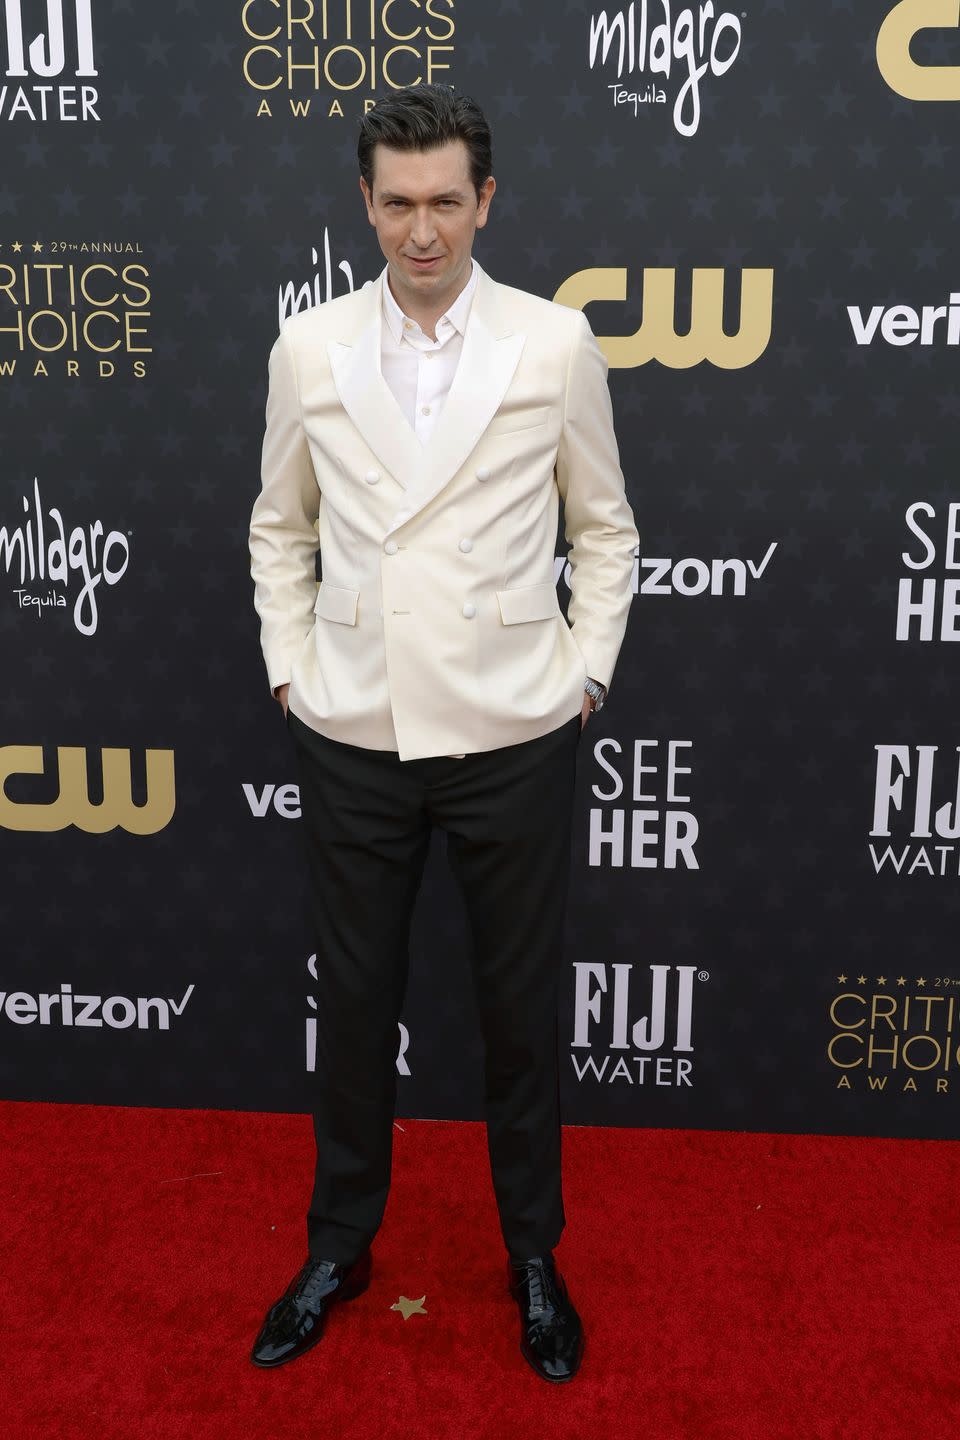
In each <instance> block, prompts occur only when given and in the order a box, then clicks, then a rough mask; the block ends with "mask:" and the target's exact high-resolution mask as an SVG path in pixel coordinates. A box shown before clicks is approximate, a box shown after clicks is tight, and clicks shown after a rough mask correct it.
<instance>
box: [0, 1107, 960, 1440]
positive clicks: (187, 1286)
mask: <svg viewBox="0 0 960 1440" xmlns="http://www.w3.org/2000/svg"><path fill="white" fill-rule="evenodd" d="M0 1124H2V1130H3V1135H2V1141H3V1150H2V1154H3V1157H4V1158H3V1176H2V1194H0V1205H2V1217H0V1223H2V1227H3V1235H4V1240H5V1244H4V1247H3V1257H4V1258H3V1265H2V1278H0V1303H2V1315H3V1331H4V1341H3V1359H4V1366H5V1370H6V1372H7V1373H6V1377H5V1383H4V1385H3V1398H2V1414H0V1433H2V1435H3V1436H4V1440H6V1437H10V1440H74V1437H83V1440H88V1437H89V1440H172V1437H177V1440H179V1437H190V1440H213V1437H216V1440H220V1437H224V1440H226V1437H230V1440H233V1437H240V1440H286V1437H300V1436H306V1437H314V1436H315V1437H317V1440H328V1437H329V1440H341V1437H343V1440H348V1437H349V1440H373V1437H377V1440H392V1437H407V1440H426V1437H430V1440H443V1437H447V1436H450V1437H455V1440H512V1437H514V1436H516V1437H524V1440H552V1437H559V1440H574V1437H576V1440H593V1437H596V1440H601V1437H603V1440H608V1437H609V1440H614V1437H623V1440H634V1437H637V1440H640V1437H644V1440H776V1437H791V1440H792V1437H796V1440H887V1437H889V1440H938V1437H941V1436H943V1437H947V1436H950V1437H953V1440H955V1437H956V1436H957V1434H958V1432H960V1378H958V1363H957V1349H958V1340H960V1300H958V1278H960V1208H958V1189H960V1183H958V1182H960V1146H958V1145H957V1144H956V1143H953V1142H950V1143H935V1142H929V1141H893V1140H849V1139H827V1138H822V1137H814V1136H767V1135H741V1134H715V1133H704V1132H679V1131H673V1132H669V1131H643V1130H635V1131H630V1130H600V1129H597V1130H588V1129H569V1130H567V1131H566V1132H565V1138H564V1144H565V1152H564V1158H565V1186H566V1188H565V1194H566V1201H567V1215H568V1224H567V1230H566V1232H565V1235H564V1238H563V1241H562V1243H561V1246H560V1248H559V1250H558V1252H557V1256H558V1260H559V1261H560V1262H561V1266H562V1268H563V1270H564V1273H565V1274H566V1276H567V1279H568V1282H569V1285H570V1289H571V1293H572V1295H573V1296H574V1298H575V1300H576V1302H577V1304H578V1307H579V1309H580V1312H581V1314H582V1316H583V1319H584V1324H585V1327H586V1331H587V1351H586V1356H585V1359H584V1363H583V1368H582V1370H581V1372H580V1375H579V1376H578V1377H577V1379H576V1380H574V1381H573V1383H572V1384H570V1385H567V1386H550V1385H547V1384H546V1383H545V1382H544V1381H542V1380H540V1379H538V1377H537V1376H536V1375H534V1374H533V1372H532V1371H531V1370H529V1369H528V1368H527V1366H526V1364H525V1363H524V1361H523V1360H522V1359H521V1358H520V1355H519V1352H518V1350H517V1319H516V1312H515V1310H514V1308H513V1304H512V1301H510V1299H509V1298H508V1296H507V1295H506V1293H505V1290H504V1277H503V1253H502V1246H501V1241H500V1237H499V1230H498V1228H497V1224H496V1214H495V1210H494V1205H493V1198H492V1192H491V1189H490V1182H489V1172H488V1169H487V1156H486V1148H485V1141H484V1133H483V1129H482V1127H481V1126H479V1125H472V1124H471V1125H453V1124H446V1123H435V1122H427V1121H404V1122H403V1130H402V1131H401V1130H399V1129H398V1130H397V1131H396V1132H395V1173H394V1187H393V1192H392V1194H391V1199H390V1205H389V1208H388V1211H387V1217H386V1220H385V1223H384V1226H383V1228H382V1230H381V1233H380V1235H379V1237H378V1240H377V1243H376V1246H375V1250H374V1267H375V1268H374V1277H373V1282H372V1284H371V1287H370V1289H369V1290H368V1291H367V1293H366V1294H365V1295H363V1296H362V1297H361V1298H360V1299H358V1300H356V1301H354V1302H352V1303H351V1304H350V1305H348V1306H343V1307H341V1308H340V1309H338V1310H336V1311H334V1313H333V1315H332V1317H331V1320H330V1323H329V1326H328V1329H327V1333H326V1335H325V1337H324V1339H323V1340H322V1341H321V1343H320V1345H319V1346H318V1347H317V1348H316V1349H315V1350H313V1351H312V1352H311V1353H310V1354H309V1355H306V1356H304V1357H303V1358H302V1359H300V1360H297V1361H296V1362H294V1363H292V1364H290V1365H288V1366H285V1367H282V1368H281V1369H278V1370H276V1371H261V1370H258V1369H256V1368H255V1367H254V1366H252V1365H251V1364H250V1363H249V1360H248V1358H247V1356H248V1352H249V1349H250V1345H251V1343H252V1341H253V1337H254V1335H255V1333H256V1330H257V1328H258V1326H259V1323H260V1320H261V1317H262V1315H263V1312H264V1311H265V1309H266V1307H267V1305H268V1304H269V1303H270V1302H271V1301H272V1300H274V1299H275V1298H276V1296H277V1295H278V1294H279V1292H280V1290H282V1288H283V1286H284V1285H285V1284H286V1282H287V1280H288V1279H289V1278H290V1276H291V1274H292V1273H293V1271H294V1270H295V1269H296V1268H297V1267H298V1266H299V1265H300V1263H301V1261H302V1259H303V1257H304V1254H305V1244H304V1226H303V1212H304V1210H305V1208H306V1204H307V1198H308V1194H309V1186H310V1174H311V1165H312V1131H311V1126H310V1119H309V1117H308V1116H281V1115H258V1114H240V1113H232V1112H221V1111H216V1112H206V1111H175V1110H138V1109H124V1108H108V1107H101V1106H68V1105H30V1104H17V1103H10V1104H6V1105H3V1106H0ZM401 1294H402V1295H406V1296H408V1297H410V1298H412V1299H416V1298H418V1297H419V1296H421V1295H424V1294H425V1295H426V1301H425V1308H426V1311H427V1313H426V1314H425V1315H412V1316H411V1317H410V1318H409V1319H408V1320H404V1319H403V1317H402V1315H401V1314H400V1312H399V1311H396V1310H391V1309H390V1306H391V1305H392V1304H393V1303H394V1302H395V1301H396V1300H397V1299H398V1297H399V1296H400V1295H401Z"/></svg>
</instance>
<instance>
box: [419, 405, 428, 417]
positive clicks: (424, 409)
mask: <svg viewBox="0 0 960 1440" xmlns="http://www.w3.org/2000/svg"><path fill="white" fill-rule="evenodd" d="M420 414H421V415H429V414H430V406H429V405H421V406H420Z"/></svg>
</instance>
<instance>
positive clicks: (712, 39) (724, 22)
mask: <svg viewBox="0 0 960 1440" xmlns="http://www.w3.org/2000/svg"><path fill="white" fill-rule="evenodd" d="M658 16H660V17H662V18H660V19H658V18H657V17H658ZM741 39H742V30H741V27H740V21H739V19H738V17H737V16H736V15H733V14H731V12H730V11H728V10H725V11H724V12H723V13H722V14H721V15H716V14H715V12H714V7H713V4H712V0H706V3H705V4H701V5H697V6H692V5H691V6H686V7H684V8H683V9H680V10H678V11H677V12H676V18H674V15H673V12H672V11H671V5H670V0H650V3H649V5H648V0H640V3H639V4H637V3H636V0H633V3H631V4H630V5H628V6H627V7H626V9H622V10H615V11H611V12H610V14H609V15H608V13H607V11H606V10H601V11H599V12H594V13H593V14H592V15H591V16H590V35H589V59H590V69H591V70H593V69H595V68H596V67H597V66H598V65H600V66H607V67H608V70H611V69H613V68H615V69H616V75H617V79H616V82H615V83H613V84H610V85H608V86H607V89H608V90H609V91H610V92H611V98H612V99H613V103H614V105H627V106H629V107H631V108H632V110H633V113H634V115H635V116H636V115H639V113H640V106H641V105H665V104H666V103H667V93H666V90H665V89H662V88H661V87H660V86H659V85H658V84H657V81H656V79H655V78H654V77H655V76H658V75H662V76H663V78H664V81H665V82H666V83H667V84H668V85H669V84H670V83H671V82H672V81H673V80H674V78H675V77H674V71H675V70H677V71H679V72H680V73H681V74H682V75H683V77H684V78H683V83H682V84H681V85H680V88H679V89H678V90H677V93H676V96H675V97H674V102H673V123H674V126H675V127H676V129H677V132H678V134H680V135H685V136H688V137H689V136H691V135H695V134H696V133H697V130H698V128H699V126H700V82H701V81H702V80H703V77H704V76H705V75H706V73H707V71H708V70H709V72H710V74H711V75H716V76H721V75H725V74H726V73H727V71H728V70H729V69H730V67H731V65H732V64H733V63H734V61H735V60H736V58H737V56H738V55H739V54H740V42H741ZM625 75H626V76H629V77H633V76H634V75H636V77H637V78H636V80H635V81H634V80H633V79H632V78H631V80H630V82H629V83H628V84H625V83H624V76H625ZM631 86H635V88H631Z"/></svg>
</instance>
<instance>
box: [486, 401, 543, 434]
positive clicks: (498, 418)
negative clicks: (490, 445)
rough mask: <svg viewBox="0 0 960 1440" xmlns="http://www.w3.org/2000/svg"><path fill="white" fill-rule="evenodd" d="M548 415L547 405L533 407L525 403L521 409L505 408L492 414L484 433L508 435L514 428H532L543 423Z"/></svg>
mask: <svg viewBox="0 0 960 1440" xmlns="http://www.w3.org/2000/svg"><path fill="white" fill-rule="evenodd" d="M549 417H550V406H549V405H539V406H537V407H536V408H535V409H534V408H531V407H530V406H529V405H527V406H524V408H523V409H522V410H505V411H503V412H502V413H501V414H497V415H494V417H493V419H492V420H491V421H490V424H489V425H488V426H487V428H486V430H485V431H484V434H486V435H509V434H511V433H512V432H513V431H515V430H533V429H534V428H535V427H536V426H537V425H543V424H544V423H545V422H546V421H547V420H548V419H549Z"/></svg>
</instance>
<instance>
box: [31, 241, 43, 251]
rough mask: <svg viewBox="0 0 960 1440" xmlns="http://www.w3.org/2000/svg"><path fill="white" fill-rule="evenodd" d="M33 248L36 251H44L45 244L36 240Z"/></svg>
mask: <svg viewBox="0 0 960 1440" xmlns="http://www.w3.org/2000/svg"><path fill="white" fill-rule="evenodd" d="M33 248H34V250H42V249H43V242H42V241H41V240H34V242H33Z"/></svg>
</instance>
